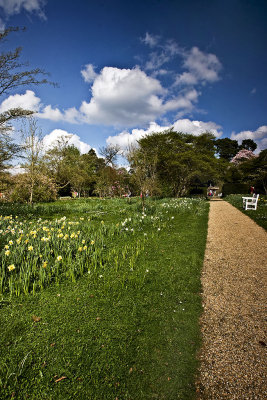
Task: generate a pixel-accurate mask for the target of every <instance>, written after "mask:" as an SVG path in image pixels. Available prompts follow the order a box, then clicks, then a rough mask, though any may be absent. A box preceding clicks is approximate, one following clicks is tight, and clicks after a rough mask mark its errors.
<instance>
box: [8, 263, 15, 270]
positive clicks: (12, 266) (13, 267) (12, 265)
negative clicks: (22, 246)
mask: <svg viewBox="0 0 267 400" xmlns="http://www.w3.org/2000/svg"><path fill="white" fill-rule="evenodd" d="M7 269H8V270H9V271H13V269H15V265H14V264H11V265H9V266H8V267H7Z"/></svg>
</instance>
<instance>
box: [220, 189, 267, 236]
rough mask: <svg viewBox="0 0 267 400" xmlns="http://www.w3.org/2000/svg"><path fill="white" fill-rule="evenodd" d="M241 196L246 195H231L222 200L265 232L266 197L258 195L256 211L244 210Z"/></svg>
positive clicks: (266, 223) (266, 219) (266, 222)
mask: <svg viewBox="0 0 267 400" xmlns="http://www.w3.org/2000/svg"><path fill="white" fill-rule="evenodd" d="M242 196H246V197H247V196H248V195H247V194H243V195H242V194H231V195H229V196H226V197H225V198H224V200H226V201H228V202H229V203H230V204H232V205H233V206H234V207H236V208H237V209H238V210H240V211H242V212H243V213H244V214H246V215H248V216H249V217H250V218H252V219H253V220H254V221H255V222H256V223H257V224H258V225H260V226H262V227H263V228H264V229H266V230H267V196H263V195H260V197H259V200H258V205H257V210H244V208H243V201H242Z"/></svg>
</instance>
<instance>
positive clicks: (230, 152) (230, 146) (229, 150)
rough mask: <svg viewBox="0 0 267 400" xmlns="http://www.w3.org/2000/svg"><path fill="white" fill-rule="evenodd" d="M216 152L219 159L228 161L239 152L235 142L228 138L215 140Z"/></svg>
mask: <svg viewBox="0 0 267 400" xmlns="http://www.w3.org/2000/svg"><path fill="white" fill-rule="evenodd" d="M215 146H216V151H217V153H218V154H219V157H220V158H223V159H225V160H227V161H230V160H231V159H232V158H233V157H234V156H235V155H236V154H237V153H238V150H239V146H238V142H237V140H232V139H229V138H224V139H217V140H216V141H215Z"/></svg>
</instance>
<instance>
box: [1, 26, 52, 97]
mask: <svg viewBox="0 0 267 400" xmlns="http://www.w3.org/2000/svg"><path fill="white" fill-rule="evenodd" d="M20 30H21V29H20V28H17V27H10V28H7V29H5V30H4V31H3V32H2V33H0V43H1V42H3V41H4V40H5V38H6V37H7V36H8V35H9V34H10V33H11V32H18V31H20ZM21 51H22V48H21V47H17V48H16V49H15V50H13V51H8V52H2V53H1V54H0V96H2V95H3V94H8V93H10V91H11V90H13V89H15V88H17V87H21V86H29V85H32V84H34V85H40V84H44V83H51V82H49V81H48V80H47V79H45V78H44V79H38V76H40V75H48V74H47V73H46V72H45V71H44V70H42V69H40V68H34V69H30V70H25V67H27V66H28V64H26V63H22V62H20V56H21ZM22 68H23V70H21V69H22Z"/></svg>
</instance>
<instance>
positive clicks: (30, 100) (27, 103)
mask: <svg viewBox="0 0 267 400" xmlns="http://www.w3.org/2000/svg"><path fill="white" fill-rule="evenodd" d="M40 102H41V100H40V99H39V97H36V96H35V93H34V92H33V91H32V90H26V92H25V94H14V95H11V96H9V97H8V98H7V99H5V100H4V101H3V102H2V103H1V105H0V112H4V111H7V110H10V109H11V108H19V107H21V108H23V109H24V110H32V111H38V110H39V108H40Z"/></svg>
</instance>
